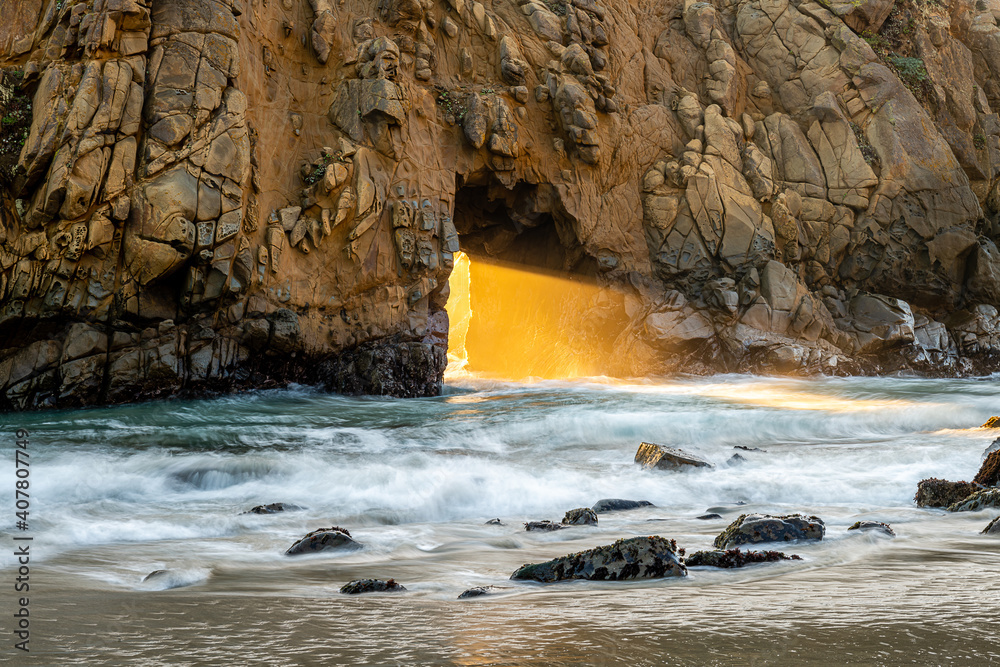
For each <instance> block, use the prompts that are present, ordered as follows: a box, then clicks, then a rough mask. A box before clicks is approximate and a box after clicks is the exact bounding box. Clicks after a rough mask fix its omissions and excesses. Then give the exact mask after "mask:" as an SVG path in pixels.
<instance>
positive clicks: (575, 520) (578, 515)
mask: <svg viewBox="0 0 1000 667" xmlns="http://www.w3.org/2000/svg"><path fill="white" fill-rule="evenodd" d="M562 522H563V523H564V524H567V525H570V526H596V525H597V513H596V512H594V510H592V509H590V508H589V507H580V508H578V509H575V510H570V511H568V512H566V516H564V517H563V520H562Z"/></svg>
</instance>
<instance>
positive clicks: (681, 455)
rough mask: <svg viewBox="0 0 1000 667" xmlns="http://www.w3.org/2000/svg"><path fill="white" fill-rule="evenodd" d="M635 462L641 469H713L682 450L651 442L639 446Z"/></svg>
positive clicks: (699, 458)
mask: <svg viewBox="0 0 1000 667" xmlns="http://www.w3.org/2000/svg"><path fill="white" fill-rule="evenodd" d="M635 462H636V463H638V464H639V465H641V466H642V467H643V468H646V469H650V468H656V469H657V470H683V469H685V468H714V467H715V466H713V465H712V464H711V463H709V462H708V461H706V460H705V459H703V458H701V457H700V456H697V455H695V454H691V453H689V452H685V451H684V450H683V449H676V448H673V447H663V446H662V445H654V444H653V443H651V442H644V443H642V444H640V445H639V449H638V451H636V453H635Z"/></svg>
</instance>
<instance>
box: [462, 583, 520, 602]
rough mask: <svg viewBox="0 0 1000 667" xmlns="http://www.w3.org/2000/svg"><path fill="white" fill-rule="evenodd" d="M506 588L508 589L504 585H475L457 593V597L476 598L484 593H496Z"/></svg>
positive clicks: (464, 598)
mask: <svg viewBox="0 0 1000 667" xmlns="http://www.w3.org/2000/svg"><path fill="white" fill-rule="evenodd" d="M506 590H510V589H509V588H507V587H505V586H476V587H475V588H470V589H469V590H467V591H462V592H461V593H459V595H458V599H459V600H468V599H469V598H478V597H482V596H484V595H496V594H497V593H502V592H503V591H506Z"/></svg>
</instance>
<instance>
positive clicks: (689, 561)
mask: <svg viewBox="0 0 1000 667" xmlns="http://www.w3.org/2000/svg"><path fill="white" fill-rule="evenodd" d="M780 560H802V557H801V556H796V555H795V554H792V555H791V556H786V555H785V554H784V553H782V552H780V551H740V550H739V549H729V550H728V551H724V550H722V549H715V550H713V551H696V552H694V553H693V554H691V555H690V556H687V557H685V558H684V564H685V565H687V566H688V567H697V566H699V565H704V566H708V567H722V568H733V567H743V566H745V565H753V564H755V563H773V562H775V561H780Z"/></svg>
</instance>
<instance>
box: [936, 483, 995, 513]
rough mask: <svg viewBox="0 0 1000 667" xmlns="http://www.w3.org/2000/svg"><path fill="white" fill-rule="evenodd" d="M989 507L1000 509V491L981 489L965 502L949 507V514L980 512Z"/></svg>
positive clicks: (961, 501)
mask: <svg viewBox="0 0 1000 667" xmlns="http://www.w3.org/2000/svg"><path fill="white" fill-rule="evenodd" d="M989 507H1000V489H997V488H991V489H981V490H979V491H976V492H975V493H973V494H972V495H971V496H969V497H968V498H966V499H965V500H960V501H958V502H956V503H954V504H952V505H949V506H948V511H949V512H978V511H979V510H983V509H987V508H989Z"/></svg>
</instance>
